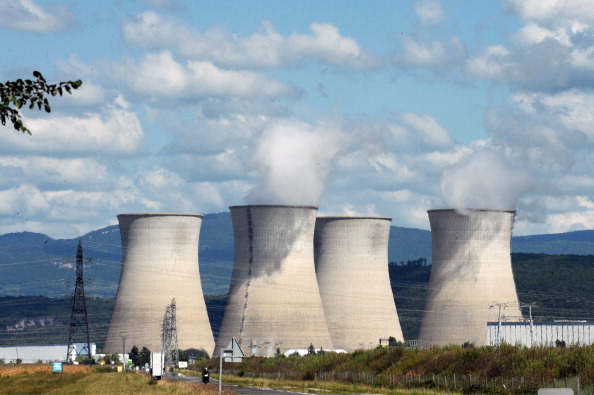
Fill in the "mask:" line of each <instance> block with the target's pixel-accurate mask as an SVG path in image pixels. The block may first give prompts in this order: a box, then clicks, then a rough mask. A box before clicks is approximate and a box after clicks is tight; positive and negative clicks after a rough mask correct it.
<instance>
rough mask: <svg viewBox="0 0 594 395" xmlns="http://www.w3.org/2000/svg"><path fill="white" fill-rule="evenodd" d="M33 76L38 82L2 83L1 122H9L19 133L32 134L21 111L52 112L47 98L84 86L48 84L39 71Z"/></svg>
mask: <svg viewBox="0 0 594 395" xmlns="http://www.w3.org/2000/svg"><path fill="white" fill-rule="evenodd" d="M33 76H34V77H35V78H37V79H36V80H29V79H26V80H23V79H20V78H19V79H18V80H16V81H6V82H4V83H0V122H1V123H2V125H6V122H7V121H10V123H12V126H13V127H14V128H15V129H16V130H18V131H19V132H23V133H28V134H31V131H30V130H29V129H28V128H27V127H26V126H25V125H23V121H22V119H21V113H20V109H21V108H22V107H23V106H28V107H29V109H30V110H33V109H35V107H37V109H38V110H41V109H43V110H45V112H48V113H49V112H51V107H50V105H49V101H48V99H47V97H46V95H47V96H49V95H51V96H56V95H60V96H62V94H63V93H64V91H66V92H68V93H70V94H72V89H78V88H79V87H80V86H81V85H82V81H81V80H77V81H67V82H59V83H57V84H48V83H47V82H46V81H45V78H43V75H41V73H40V72H39V71H34V72H33Z"/></svg>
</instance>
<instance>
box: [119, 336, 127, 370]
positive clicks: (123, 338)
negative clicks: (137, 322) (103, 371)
mask: <svg viewBox="0 0 594 395" xmlns="http://www.w3.org/2000/svg"><path fill="white" fill-rule="evenodd" d="M120 336H121V337H122V366H123V368H122V372H125V371H126V332H120Z"/></svg>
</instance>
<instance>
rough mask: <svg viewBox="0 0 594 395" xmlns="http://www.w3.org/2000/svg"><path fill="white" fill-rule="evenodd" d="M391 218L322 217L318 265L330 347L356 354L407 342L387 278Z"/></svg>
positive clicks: (317, 234) (318, 232)
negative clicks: (390, 341) (391, 342)
mask: <svg viewBox="0 0 594 395" xmlns="http://www.w3.org/2000/svg"><path fill="white" fill-rule="evenodd" d="M391 223H392V219H391V218H386V217H318V218H317V220H316V228H315V234H314V259H315V264H316V275H317V278H318V286H319V288H320V295H321V298H322V304H323V306H324V312H325V314H326V320H327V322H328V329H329V330H330V335H331V336H332V343H333V344H334V347H336V348H338V349H344V350H347V351H351V352H352V351H355V350H357V349H362V348H372V347H376V346H378V345H379V344H380V343H381V340H380V339H386V340H387V339H388V338H390V337H394V338H395V339H396V340H397V341H403V340H404V339H403V336H402V329H401V328H400V321H399V319H398V313H397V311H396V305H395V303H394V295H393V293H392V288H391V286H390V276H389V273H388V240H389V236H390V226H391Z"/></svg>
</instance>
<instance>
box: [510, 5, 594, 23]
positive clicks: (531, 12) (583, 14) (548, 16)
mask: <svg viewBox="0 0 594 395" xmlns="http://www.w3.org/2000/svg"><path fill="white" fill-rule="evenodd" d="M503 7H504V9H505V10H507V11H508V12H513V13H517V14H518V15H520V16H521V17H522V18H523V19H524V20H528V21H537V22H539V23H542V24H549V23H552V24H554V23H557V21H559V20H564V19H565V20H566V19H577V20H585V21H590V22H592V21H594V10H593V9H592V3H591V2H590V1H589V0H553V1H542V0H505V1H504V3H503Z"/></svg>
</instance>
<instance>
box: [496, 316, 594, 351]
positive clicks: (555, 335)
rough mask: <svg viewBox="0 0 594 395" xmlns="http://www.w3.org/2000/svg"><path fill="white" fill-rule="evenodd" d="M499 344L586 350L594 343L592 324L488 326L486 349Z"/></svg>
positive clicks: (512, 323) (561, 322)
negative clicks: (572, 346)
mask: <svg viewBox="0 0 594 395" xmlns="http://www.w3.org/2000/svg"><path fill="white" fill-rule="evenodd" d="M502 343H507V344H511V345H522V346H526V347H537V346H553V347H554V346H557V345H558V344H560V343H563V344H564V345H567V346H569V345H580V346H586V345H590V344H593V343H594V322H586V321H559V322H535V323H532V324H531V323H530V322H502V323H501V324H499V322H489V323H488V324H487V342H486V344H487V345H488V346H496V345H499V344H502Z"/></svg>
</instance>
